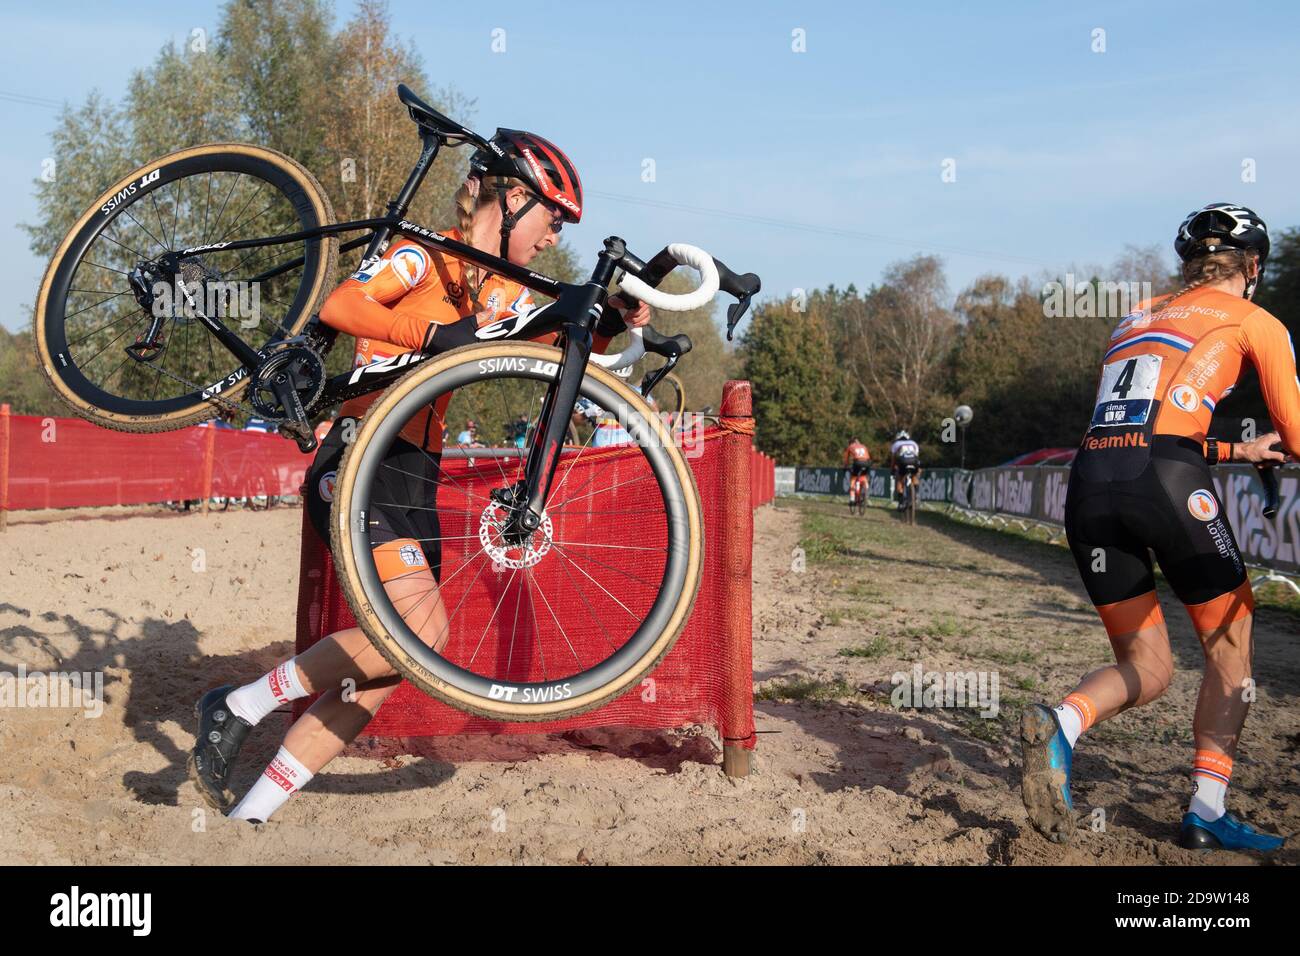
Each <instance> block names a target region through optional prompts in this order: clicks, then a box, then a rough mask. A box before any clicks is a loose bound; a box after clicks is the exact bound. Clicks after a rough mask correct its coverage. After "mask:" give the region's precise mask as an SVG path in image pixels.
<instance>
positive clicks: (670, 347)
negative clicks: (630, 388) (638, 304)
mask: <svg viewBox="0 0 1300 956" xmlns="http://www.w3.org/2000/svg"><path fill="white" fill-rule="evenodd" d="M641 342H642V344H643V345H645V350H646V351H647V352H653V353H654V354H655V355H662V356H663V357H664V358H665V359H666V360H667V361H665V362H664V364H663V365H661V366H660V367H659V368H657V369H654V370H653V371H651V372H647V373H646V374H645V377H644V378H643V379H641V394H642V395H649V394H650V392H651V390H652V389H654V387H655V386H656V385H658V384H659V383H660V382H661V381H663V378H664V376H665V375H667V374H668V373H669V372H671V371H672V370H673V368H674V367H675V366H676V365H677V360H678V359H680V358H681V357H682V356H683V355H685V354H686V353H687V352H689V351H690V350H691V348H692V347H693V346H692V343H691V338H690V336H689V335H686V334H685V333H682V332H679V333H678V334H677V335H661V334H660V333H658V332H656V331H655V330H654V329H652V328H651V327H650V326H648V325H647V326H644V327H643V328H642V329H641Z"/></svg>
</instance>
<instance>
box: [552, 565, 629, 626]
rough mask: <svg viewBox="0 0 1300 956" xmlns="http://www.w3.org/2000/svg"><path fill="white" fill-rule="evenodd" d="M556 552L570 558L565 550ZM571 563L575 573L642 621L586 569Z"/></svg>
mask: <svg viewBox="0 0 1300 956" xmlns="http://www.w3.org/2000/svg"><path fill="white" fill-rule="evenodd" d="M555 551H556V552H557V553H558V554H560V555H561V556H562V557H565V558H568V555H567V554H565V551H564V549H563V548H556V549H555ZM569 563H570V564H571V565H572V566H573V569H574V570H575V571H577V572H578V573H579V574H581V575H582V576H583V577H585V578H586V579H587V580H588V581H590V582H591V583H592V584H594V585H596V587H598V588H600V589H601V590H602V591H604V592H605V596H606V597H608V598H609V599H610V600H611V601H613V602H614V603H615V604H617V605H618V606H619V607H621V608H622V609H623V610H625V611H627V613H628V616H629V617H632V618H634V619H637V620H639V619H640V615H638V614H636V613H635V612H634V611H632V610H630V609H629V608H628V606H627V605H626V604H624V603H623V602H622V601H620V600H619V599H618V598H616V597H614V595H613V594H610V592H609V589H608V588H606V587H605V585H603V584H601V583H600V582H599V581H597V580H596V579H595V578H593V577H592V576H591V575H590V574H588V573H587V572H586V571H585V570H584V569H582V568H580V567H578V565H577V564H576V563H575V562H574V561H573V559H572V558H569ZM597 563H599V562H597ZM615 570H617V569H615ZM628 576H629V577H631V575H628ZM642 583H644V582H642Z"/></svg>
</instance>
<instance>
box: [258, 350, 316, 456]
mask: <svg viewBox="0 0 1300 956" xmlns="http://www.w3.org/2000/svg"><path fill="white" fill-rule="evenodd" d="M324 390H325V360H324V359H322V358H321V357H320V355H319V354H318V353H317V352H316V350H315V349H313V348H311V347H310V346H307V345H300V344H299V345H286V346H284V347H282V348H280V349H278V350H276V351H274V352H272V353H271V354H270V355H269V356H267V358H266V361H265V362H263V363H262V364H261V365H260V366H259V367H258V369H257V370H256V371H255V372H254V373H253V375H252V378H251V379H250V380H249V384H248V399H249V402H250V404H251V405H252V406H253V409H254V410H255V411H256V412H257V413H258V414H259V415H261V416H262V417H263V418H266V419H268V420H270V421H273V422H276V423H277V424H278V425H279V426H280V430H281V431H282V432H286V433H288V434H289V435H291V436H292V437H293V438H294V440H295V441H296V442H297V443H298V447H299V448H301V449H302V450H303V451H311V450H312V449H313V448H315V447H316V437H315V435H313V434H312V430H311V424H310V422H309V420H308V416H309V415H310V414H311V410H312V408H313V406H314V405H315V404H316V402H317V400H318V399H319V398H320V397H321V393H322V392H323V391H324Z"/></svg>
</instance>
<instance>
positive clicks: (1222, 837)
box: [1178, 810, 1286, 853]
mask: <svg viewBox="0 0 1300 956" xmlns="http://www.w3.org/2000/svg"><path fill="white" fill-rule="evenodd" d="M1285 842H1286V838H1285V837H1279V836H1273V834H1271V833H1260V832H1259V831H1258V830H1256V829H1255V828H1254V827H1252V826H1251V825H1250V824H1248V823H1242V822H1241V821H1240V820H1238V819H1237V818H1236V817H1234V816H1233V815H1232V814H1231V813H1225V814H1224V815H1223V816H1221V817H1219V819H1217V820H1215V821H1213V822H1211V821H1208V820H1203V819H1201V818H1200V817H1199V816H1197V815H1196V814H1195V813H1192V812H1191V811H1190V810H1189V811H1188V812H1187V813H1184V814H1183V825H1182V828H1181V829H1180V830H1179V832H1178V845H1179V846H1181V847H1183V848H1184V849H1187V850H1260V851H1262V852H1264V853H1268V852H1269V851H1270V850H1276V849H1279V848H1280V847H1281V846H1282V844H1283V843H1285Z"/></svg>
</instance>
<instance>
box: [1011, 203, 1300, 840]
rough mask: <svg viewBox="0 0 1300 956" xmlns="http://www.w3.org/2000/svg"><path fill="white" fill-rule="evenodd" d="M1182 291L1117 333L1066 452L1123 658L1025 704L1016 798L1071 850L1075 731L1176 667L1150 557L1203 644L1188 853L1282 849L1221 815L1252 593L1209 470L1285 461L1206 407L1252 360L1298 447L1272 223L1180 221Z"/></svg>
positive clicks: (1089, 583)
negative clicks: (1266, 302)
mask: <svg viewBox="0 0 1300 956" xmlns="http://www.w3.org/2000/svg"><path fill="white" fill-rule="evenodd" d="M1174 248H1175V250H1176V251H1177V253H1178V256H1179V258H1180V259H1181V260H1182V275H1183V281H1184V282H1185V283H1186V284H1185V285H1184V286H1183V288H1182V289H1181V290H1179V291H1178V292H1176V293H1175V294H1174V295H1172V296H1165V297H1162V298H1158V299H1153V300H1151V302H1147V303H1143V304H1141V305H1139V306H1138V308H1137V309H1136V310H1134V311H1133V312H1131V313H1130V314H1129V315H1127V316H1125V317H1124V318H1123V320H1121V322H1120V323H1119V326H1118V328H1116V329H1115V331H1114V332H1113V333H1112V334H1111V345H1110V348H1109V350H1108V351H1107V352H1106V356H1105V358H1104V359H1103V364H1102V368H1101V382H1100V385H1099V387H1098V391H1097V402H1096V406H1095V408H1094V410H1093V415H1092V421H1091V422H1090V424H1089V426H1088V430H1087V432H1086V433H1085V434H1084V437H1083V442H1082V444H1081V445H1080V447H1079V453H1078V455H1077V457H1076V458H1075V459H1074V464H1073V467H1072V470H1071V473H1070V484H1069V488H1068V491H1067V494H1066V501H1065V530H1066V534H1067V536H1068V538H1069V541H1070V549H1071V551H1072V552H1073V553H1074V559H1075V562H1076V564H1077V565H1078V567H1079V573H1080V574H1081V575H1082V576H1083V584H1084V587H1085V588H1087V590H1088V595H1089V597H1090V598H1091V599H1092V603H1093V604H1094V605H1095V606H1096V608H1097V613H1098V614H1099V615H1100V616H1101V619H1102V623H1103V624H1105V626H1106V632H1107V634H1108V635H1109V637H1110V644H1111V648H1112V649H1113V651H1114V653H1115V663H1114V664H1111V665H1109V666H1106V667H1102V668H1100V669H1098V670H1095V671H1093V672H1092V673H1091V674H1089V675H1088V676H1086V677H1085V678H1084V679H1083V681H1082V682H1081V683H1080V684H1079V685H1078V686H1077V687H1075V688H1074V690H1073V691H1072V692H1071V693H1070V694H1069V695H1068V696H1067V697H1066V698H1065V700H1064V701H1062V702H1061V704H1060V705H1058V706H1057V707H1056V708H1055V709H1054V710H1053V709H1050V708H1048V707H1045V706H1043V705H1041V704H1034V705H1031V706H1030V707H1029V708H1027V709H1026V711H1025V713H1024V715H1023V717H1022V723H1021V737H1022V742H1023V746H1024V770H1023V772H1024V778H1023V786H1022V796H1023V798H1024V802H1025V808H1026V809H1027V810H1028V812H1029V818H1030V820H1031V821H1032V822H1033V824H1034V825H1035V826H1036V827H1037V828H1038V829H1039V830H1040V831H1041V832H1042V833H1044V834H1045V835H1046V836H1048V837H1050V838H1052V839H1055V840H1058V841H1062V842H1063V841H1064V840H1066V839H1068V838H1069V834H1070V832H1071V830H1072V829H1073V827H1074V813H1073V804H1072V802H1071V798H1070V768H1071V762H1072V755H1073V748H1074V746H1075V744H1076V742H1077V741H1078V739H1079V735H1080V734H1082V733H1083V732H1084V731H1086V730H1087V729H1088V728H1089V727H1092V726H1093V725H1095V724H1097V723H1098V722H1099V721H1102V720H1107V719H1109V718H1111V717H1114V716H1115V715H1116V714H1118V713H1120V712H1121V711H1124V710H1127V709H1128V708H1130V707H1135V706H1139V705H1142V704H1147V703H1150V702H1151V701H1153V700H1155V699H1156V698H1157V697H1159V696H1160V695H1161V694H1163V693H1164V692H1165V689H1166V688H1167V687H1168V686H1169V681H1170V678H1171V676H1172V675H1173V669H1174V664H1173V658H1172V656H1171V654H1170V650H1169V636H1168V633H1167V631H1166V629H1165V621H1164V616H1163V614H1162V612H1161V610H1160V603H1159V602H1158V601H1157V600H1156V591H1155V578H1154V577H1153V574H1152V564H1151V555H1150V552H1154V553H1155V557H1156V560H1158V561H1159V562H1160V569H1161V570H1162V571H1163V572H1164V575H1165V578H1166V580H1167V581H1168V582H1169V586H1170V587H1171V588H1172V589H1173V591H1174V593H1175V594H1176V595H1177V596H1178V599H1179V600H1180V601H1182V603H1183V604H1184V605H1185V606H1186V607H1187V613H1188V615H1189V616H1190V617H1191V619H1192V624H1193V626H1194V627H1195V629H1196V632H1197V635H1198V636H1199V637H1200V640H1201V646H1202V648H1203V649H1204V652H1205V675H1204V677H1203V678H1202V681H1201V690H1200V696H1199V697H1198V699H1197V703H1196V714H1195V718H1194V720H1193V724H1192V733H1193V736H1194V739H1195V746H1196V753H1195V755H1194V759H1193V763H1192V794H1191V801H1190V805H1189V806H1188V808H1187V812H1186V813H1185V814H1184V816H1183V819H1182V826H1181V831H1180V834H1179V842H1180V843H1181V844H1182V846H1184V847H1188V848H1196V849H1204V848H1220V847H1222V848H1228V849H1250V850H1275V849H1277V848H1278V847H1280V846H1281V845H1282V843H1283V839H1282V838H1281V837H1276V836H1271V835H1269V834H1266V833H1262V832H1259V831H1257V830H1255V829H1254V828H1252V827H1250V826H1248V825H1247V824H1245V823H1243V822H1241V821H1240V820H1238V819H1237V818H1236V817H1234V816H1233V815H1232V814H1230V813H1227V812H1226V811H1225V809H1224V799H1225V795H1226V793H1227V789H1228V783H1229V781H1230V779H1231V777H1232V763H1233V756H1234V754H1235V753H1236V749H1237V741H1238V737H1239V734H1240V733H1241V727H1242V724H1243V723H1244V722H1245V720H1246V712H1247V710H1248V709H1249V703H1248V695H1247V693H1246V690H1245V689H1246V687H1247V686H1248V682H1249V678H1250V674H1251V653H1252V647H1251V623H1252V611H1253V608H1254V598H1253V595H1252V594H1251V588H1250V581H1249V579H1248V578H1247V577H1246V569H1245V566H1244V565H1243V563H1242V558H1241V553H1240V552H1239V551H1238V550H1237V543H1236V541H1235V540H1234V538H1233V534H1232V528H1231V527H1230V526H1229V525H1228V522H1227V521H1226V520H1225V519H1224V516H1223V504H1222V502H1221V501H1220V500H1219V497H1218V495H1216V494H1215V491H1214V482H1213V480H1212V479H1211V478H1210V472H1209V469H1208V465H1207V463H1210V464H1217V463H1218V462H1223V461H1241V462H1261V461H1281V460H1282V459H1283V455H1281V454H1279V453H1277V452H1273V451H1270V446H1271V445H1273V444H1274V443H1275V442H1277V441H1279V436H1278V434H1277V433H1270V434H1267V435H1264V436H1262V437H1260V438H1257V439H1255V440H1254V441H1251V442H1245V443H1236V442H1234V443H1231V444H1229V443H1227V442H1218V441H1216V440H1215V439H1212V438H1211V439H1207V438H1206V432H1207V430H1208V429H1209V426H1210V416H1211V414H1212V413H1213V411H1214V406H1215V404H1216V403H1217V402H1219V401H1220V400H1221V399H1222V398H1223V397H1224V396H1225V395H1227V394H1228V393H1229V392H1230V391H1232V389H1233V386H1234V385H1235V384H1236V381H1237V377H1238V375H1239V374H1240V372H1241V370H1242V366H1243V365H1244V364H1245V363H1246V361H1247V360H1249V361H1250V363H1251V364H1253V365H1254V366H1255V369H1256V371H1257V372H1258V373H1259V383H1260V388H1261V390H1262V392H1263V395H1264V400H1265V402H1267V404H1268V409H1269V414H1270V415H1271V416H1272V419H1273V422H1274V423H1275V424H1276V425H1277V426H1278V427H1279V428H1280V429H1281V432H1282V434H1281V437H1280V440H1281V442H1282V444H1283V445H1284V446H1285V448H1286V450H1287V451H1288V452H1291V453H1294V452H1296V451H1297V450H1300V382H1298V381H1297V379H1296V366H1295V357H1294V352H1293V351H1292V347H1291V339H1290V336H1289V335H1288V334H1287V331H1286V329H1285V328H1284V327H1283V326H1282V323H1280V322H1279V321H1278V320H1277V319H1275V318H1274V317H1273V316H1271V315H1269V314H1268V313H1267V312H1265V311H1264V310H1263V309H1261V308H1259V307H1258V306H1254V305H1252V304H1251V303H1250V298H1251V296H1252V295H1253V294H1254V291H1255V287H1256V285H1257V284H1258V282H1259V279H1260V276H1261V274H1262V272H1263V269H1264V263H1265V261H1266V260H1267V259H1268V252H1269V238H1268V230H1267V228H1266V227H1265V225H1264V223H1263V221H1262V220H1260V218H1259V217H1258V216H1257V215H1255V213H1253V212H1251V211H1250V210H1249V209H1246V208H1245V207H1242V206H1234V205H1230V204H1228V203H1214V204H1212V205H1209V206H1206V207H1205V208H1203V209H1199V210H1197V211H1196V212H1193V213H1192V214H1191V215H1189V216H1188V217H1187V219H1186V220H1184V221H1183V223H1182V225H1181V226H1180V227H1179V229H1178V235H1177V238H1176V239H1175V240H1174Z"/></svg>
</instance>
